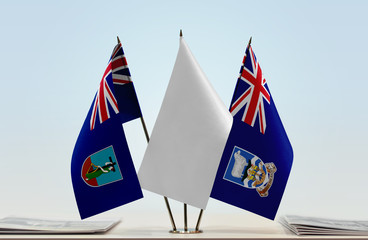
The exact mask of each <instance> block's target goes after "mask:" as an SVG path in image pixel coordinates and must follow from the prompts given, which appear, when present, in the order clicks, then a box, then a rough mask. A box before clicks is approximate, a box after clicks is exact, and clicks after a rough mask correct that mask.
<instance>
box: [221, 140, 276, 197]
mask: <svg viewBox="0 0 368 240" xmlns="http://www.w3.org/2000/svg"><path fill="white" fill-rule="evenodd" d="M276 170H277V168H276V166H275V164H274V163H273V162H271V163H263V161H262V160H261V159H260V158H258V157H257V156H256V155H254V154H252V153H250V152H248V151H246V150H244V149H241V148H239V147H237V146H235V147H234V150H233V152H232V154H231V157H230V160H229V163H228V165H227V168H226V171H225V175H224V179H226V180H228V181H230V182H233V183H235V184H238V185H241V186H243V187H246V188H250V189H256V190H257V192H258V194H259V195H260V196H261V197H267V196H268V190H269V189H270V188H271V186H272V183H273V179H274V174H275V172H276Z"/></svg>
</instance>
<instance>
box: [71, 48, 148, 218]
mask: <svg viewBox="0 0 368 240" xmlns="http://www.w3.org/2000/svg"><path fill="white" fill-rule="evenodd" d="M141 116H142V114H141V110H140V107H139V103H138V99H137V96H136V93H135V90H134V86H133V82H132V81H131V78H130V72H129V68H128V66H127V62H126V58H125V56H124V51H123V48H122V46H121V43H120V42H119V43H118V45H116V47H115V48H114V50H113V53H112V55H111V58H110V61H109V63H108V65H107V68H106V70H105V72H104V74H103V77H102V80H101V82H100V86H99V89H98V90H97V93H96V95H95V98H94V100H93V103H92V105H91V107H90V109H89V111H88V114H87V117H86V120H85V121H84V124H83V126H82V129H81V131H80V133H79V136H78V139H77V142H76V144H75V147H74V152H73V156H72V162H71V176H72V182H73V188H74V194H75V198H76V201H77V205H78V209H79V213H80V216H81V218H82V219H84V218H87V217H90V216H93V215H96V214H98V213H101V212H104V211H107V210H110V209H112V208H115V207H118V206H121V205H123V204H126V203H129V202H132V201H135V200H137V199H140V198H142V197H143V194H142V190H141V187H140V185H139V181H138V177H137V174H136V171H135V168H134V165H133V161H132V157H131V155H130V151H129V148H128V144H127V141H126V138H125V134H124V130H123V126H122V123H124V122H127V121H130V120H133V119H136V118H139V117H141Z"/></svg>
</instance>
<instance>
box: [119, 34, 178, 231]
mask: <svg viewBox="0 0 368 240" xmlns="http://www.w3.org/2000/svg"><path fill="white" fill-rule="evenodd" d="M116 38H117V41H118V43H120V39H119V36H116ZM140 119H141V123H142V127H143V131H144V135H145V136H146V140H147V143H148V142H149V140H150V139H149V134H148V131H147V127H146V123H145V121H144V118H143V115H142V116H141V117H140ZM164 200H165V204H166V208H167V211H168V212H169V216H170V221H171V225H172V228H173V231H176V225H175V221H174V217H173V215H172V212H171V208H170V204H169V200H168V199H167V197H166V196H164Z"/></svg>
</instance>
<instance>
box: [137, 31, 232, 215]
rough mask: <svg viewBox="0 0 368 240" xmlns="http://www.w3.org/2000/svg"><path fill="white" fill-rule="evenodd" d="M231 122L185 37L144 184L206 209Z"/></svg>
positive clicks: (141, 176) (152, 141) (142, 173)
mask: <svg viewBox="0 0 368 240" xmlns="http://www.w3.org/2000/svg"><path fill="white" fill-rule="evenodd" d="M232 120H233V118H232V116H231V114H230V113H229V111H228V110H227V108H226V107H225V105H224V103H223V102H222V101H221V99H220V98H219V96H218V95H217V93H216V92H215V90H214V89H213V87H212V85H211V84H210V82H209V81H208V79H207V77H206V76H205V74H204V73H203V71H202V69H201V68H200V66H199V64H198V63H197V61H196V60H195V58H194V56H193V55H192V53H191V51H190V49H189V48H188V46H187V44H186V43H185V41H184V39H183V38H182V37H181V38H180V47H179V52H178V55H177V58H176V62H175V66H174V69H173V72H172V75H171V78H170V82H169V85H168V87H167V90H166V94H165V97H164V100H163V102H162V105H161V109H160V112H159V115H158V117H157V120H156V123H155V126H154V128H153V131H152V135H151V139H150V141H149V144H148V147H147V150H146V153H145V155H144V158H143V161H142V165H141V167H140V169H139V172H138V177H139V180H140V183H141V186H142V188H143V189H146V190H149V191H151V192H155V193H158V194H160V195H163V196H167V197H169V198H172V199H175V200H178V201H180V202H183V203H187V204H189V205H192V206H194V207H197V208H201V209H205V208H206V205H207V202H208V199H209V196H210V194H211V190H212V186H213V183H214V179H215V176H216V172H217V168H218V165H219V162H220V159H221V156H222V153H223V150H224V147H225V144H226V141H227V138H228V135H229V133H230V129H231V125H232Z"/></svg>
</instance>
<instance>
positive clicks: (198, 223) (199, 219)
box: [195, 209, 203, 231]
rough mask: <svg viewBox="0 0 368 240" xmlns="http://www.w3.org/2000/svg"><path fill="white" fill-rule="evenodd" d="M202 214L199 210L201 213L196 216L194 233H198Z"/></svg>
mask: <svg viewBox="0 0 368 240" xmlns="http://www.w3.org/2000/svg"><path fill="white" fill-rule="evenodd" d="M202 214H203V209H201V211H200V212H199V216H198V220H197V225H196V227H195V230H196V231H199V225H200V224H201V220H202Z"/></svg>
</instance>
